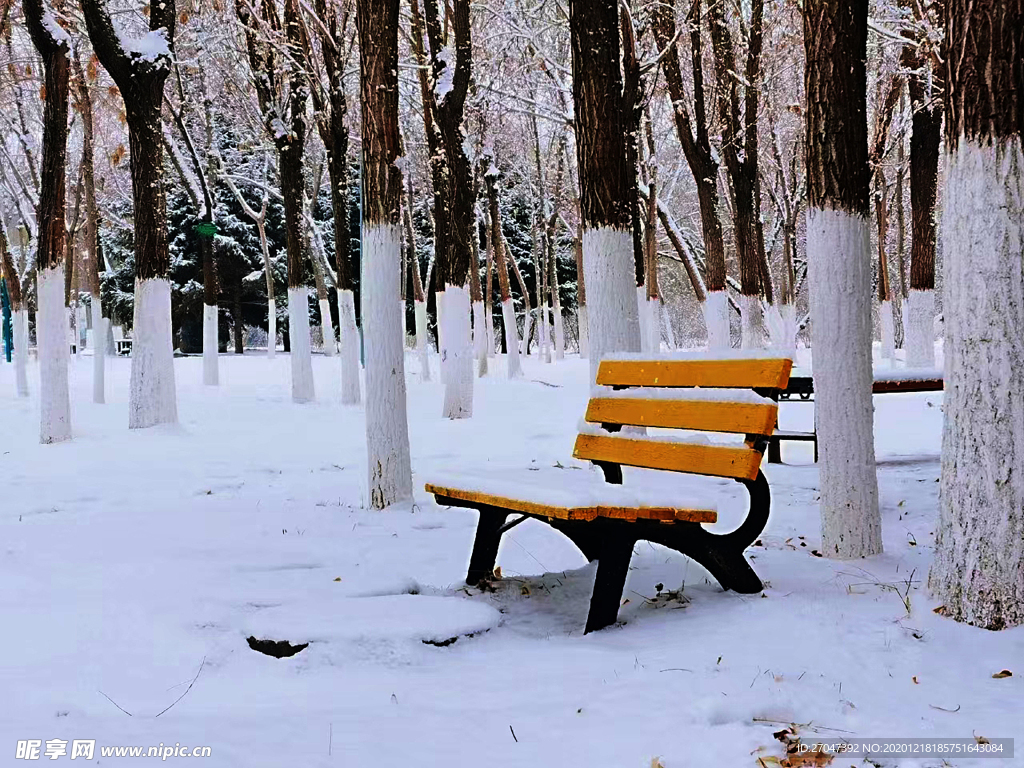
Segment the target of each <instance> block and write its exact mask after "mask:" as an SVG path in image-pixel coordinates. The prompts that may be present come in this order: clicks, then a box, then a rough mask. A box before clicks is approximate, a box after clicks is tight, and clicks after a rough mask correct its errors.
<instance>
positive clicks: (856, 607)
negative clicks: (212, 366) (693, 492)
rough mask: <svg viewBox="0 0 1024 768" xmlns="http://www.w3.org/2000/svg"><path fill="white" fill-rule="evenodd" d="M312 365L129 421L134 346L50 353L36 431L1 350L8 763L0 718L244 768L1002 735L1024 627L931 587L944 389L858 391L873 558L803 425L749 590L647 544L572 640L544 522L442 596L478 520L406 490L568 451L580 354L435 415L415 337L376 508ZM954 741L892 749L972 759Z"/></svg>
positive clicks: (700, 757)
mask: <svg viewBox="0 0 1024 768" xmlns="http://www.w3.org/2000/svg"><path fill="white" fill-rule="evenodd" d="M313 362H314V373H315V377H316V387H315V388H316V393H317V398H318V400H317V402H316V403H313V404H306V405H297V404H295V403H293V402H292V398H291V392H290V378H289V360H288V356H287V355H278V356H277V357H276V358H275V359H273V360H267V359H266V358H265V357H264V356H263V355H261V354H258V353H257V354H251V355H250V354H247V355H245V356H244V357H235V356H233V355H225V356H222V357H221V358H220V374H221V386H220V387H219V388H210V387H204V386H203V385H202V383H201V382H202V360H201V358H199V357H195V358H182V359H177V360H175V366H176V371H175V377H176V382H177V386H178V411H179V415H180V420H181V424H180V426H178V427H174V428H167V427H157V428H153V429H148V430H141V431H131V432H129V430H128V429H127V423H128V408H127V400H128V380H129V361H128V360H125V359H117V360H113V361H110V363H109V367H108V377H107V382H108V398H107V401H108V404H107V405H105V406H97V405H93V404H92V402H91V374H92V361H91V360H90V359H88V358H81V359H77V360H73V361H72V363H71V377H70V378H71V396H72V413H73V425H74V429H73V431H74V439H73V441H71V442H69V443H64V444H59V445H46V446H43V445H39V443H38V430H39V414H38V408H39V403H38V399H37V397H38V389H39V388H38V369H37V368H36V367H35V363H34V362H33V363H31V365H32V367H31V368H30V383H31V384H32V397H31V398H30V399H29V400H27V401H25V400H18V399H17V398H15V396H14V391H15V387H14V366H13V365H6V364H3V365H0V584H2V586H0V625H2V631H0V692H2V695H0V756H2V757H0V765H3V766H6V765H17V764H21V762H22V761H19V760H15V759H14V757H13V756H14V754H15V745H16V742H17V741H18V740H25V739H40V740H42V741H44V742H45V741H46V740H48V739H54V738H59V739H64V740H68V741H70V740H72V739H95V740H96V742H97V752H96V756H95V758H94V759H95V761H96V764H98V765H131V764H140V765H144V764H147V763H152V762H153V760H152V759H150V760H146V759H136V760H132V759H130V758H101V757H100V754H99V746H109V745H146V746H148V745H157V744H159V743H163V744H165V745H166V744H171V745H173V744H175V743H180V744H183V745H189V746H192V745H209V746H210V747H211V748H212V757H210V758H207V759H205V760H202V761H195V762H196V764H200V765H217V766H244V767H245V768H256V767H259V766H268V767H272V768H284V767H286V766H288V767H291V766H296V767H302V768H311V767H313V766H403V767H404V766H474V767H475V766H484V765H486V766H531V767H532V766H558V767H559V768H562V767H563V766H566V767H568V766H573V767H575V766H588V767H589V766H595V767H596V766H609V768H611V767H612V766H614V767H615V768H624V767H625V766H638V767H640V766H643V767H644V768H646V767H647V766H650V765H651V761H652V758H654V757H660V759H661V763H662V764H663V765H664V766H665V768H676V766H729V767H731V766H756V765H757V762H756V759H757V757H759V756H765V755H776V756H778V755H781V754H782V752H781V745H780V744H779V743H778V742H776V741H774V740H773V737H772V733H773V731H777V730H779V729H780V728H782V727H784V726H785V725H787V724H789V723H802V724H807V723H810V724H811V725H810V726H807V727H805V728H803V729H802V730H801V733H802V735H803V736H804V739H805V741H808V740H810V741H813V740H814V739H815V737H835V736H843V735H849V734H856V735H860V736H868V737H917V736H921V737H968V738H969V737H971V736H972V735H976V736H978V737H987V738H996V737H1020V738H1018V749H1020V750H1024V740H1021V739H1022V738H1024V704H1022V702H1024V628H1018V629H1013V630H1007V631H1003V632H1000V633H991V632H986V631H983V630H979V629H974V628H971V627H966V626H960V625H957V624H954V623H953V622H951V621H949V620H946V619H944V618H942V617H940V616H938V615H936V614H935V613H934V612H933V609H935V608H936V607H937V606H936V604H935V602H934V601H932V600H931V599H930V598H929V597H928V595H927V594H926V593H925V592H924V590H923V583H924V579H925V576H926V573H927V569H928V565H929V562H930V560H931V557H932V550H931V545H932V530H933V527H934V523H935V519H936V511H937V500H936V493H937V488H938V483H937V478H938V473H939V445H940V434H941V423H942V415H941V406H942V396H941V393H938V394H899V395H884V396H878V397H876V398H875V430H876V431H875V436H876V444H877V448H876V450H877V454H878V458H879V470H878V477H879V487H880V494H881V507H882V515H883V523H884V529H883V533H884V540H885V548H886V552H885V554H884V555H881V556H879V557H875V558H872V559H870V560H863V561H856V562H836V561H831V560H826V559H822V558H820V557H816V556H815V551H816V550H817V548H818V546H819V513H818V508H817V504H816V500H817V485H818V473H817V469H816V468H815V466H814V465H813V464H812V463H811V461H810V458H811V449H810V447H809V446H808V445H805V444H787V445H785V446H784V447H783V456H784V458H785V459H786V461H787V462H789V465H788V466H768V467H767V468H766V473H767V475H768V478H769V481H770V483H771V487H772V493H773V512H772V517H771V521H770V523H769V525H768V529H767V530H766V531H765V534H764V535H763V536H762V538H761V545H760V546H756V547H753V548H752V549H751V550H749V551H748V555H749V557H750V558H751V560H752V561H753V564H754V567H755V569H756V570H757V571H758V573H759V574H760V576H761V577H762V578H763V579H764V580H765V581H766V582H767V583H768V585H769V586H768V587H767V588H766V590H765V592H764V593H763V594H762V595H753V596H750V595H736V594H732V593H723V592H722V591H721V589H720V588H719V587H718V585H717V584H716V583H714V582H713V581H712V582H709V580H708V578H707V576H706V574H705V573H704V571H703V570H702V569H701V568H700V567H699V566H698V565H696V564H695V563H693V562H690V561H688V560H686V559H684V558H683V557H681V556H679V555H677V554H675V553H674V552H670V551H668V550H665V549H661V548H659V547H656V546H653V545H648V544H640V545H638V547H637V550H636V553H635V556H634V558H633V569H632V570H631V573H630V577H629V581H628V583H627V590H626V595H625V596H626V597H627V598H628V602H627V603H626V605H624V607H623V608H622V609H621V611H620V618H621V619H623V624H622V625H620V626H616V627H612V628H609V629H607V630H604V631H601V632H598V633H595V634H592V635H587V636H583V634H582V628H583V624H584V621H585V618H586V612H587V599H588V596H589V591H590V585H591V582H592V580H593V575H594V566H590V565H587V564H586V563H585V562H584V559H583V557H582V555H580V554H579V553H578V552H577V551H576V550H575V548H574V547H573V546H572V545H571V544H570V543H569V542H568V541H567V540H566V539H564V538H562V537H561V535H560V534H558V533H556V532H555V531H553V530H551V529H550V528H548V527H546V526H545V525H543V524H541V523H538V522H534V521H529V522H527V523H525V524H523V525H521V526H518V527H516V528H515V529H513V530H512V531H510V532H509V533H508V534H507V535H506V536H505V540H504V542H503V545H502V549H501V552H500V554H499V564H500V566H501V570H502V574H503V579H502V580H501V581H500V582H498V584H497V590H496V591H495V592H493V593H491V592H488V593H483V594H481V593H479V592H477V591H476V590H467V589H464V588H463V587H462V586H461V582H462V578H463V577H464V575H465V569H466V565H467V561H468V558H469V551H470V546H471V542H472V536H473V530H474V524H475V518H476V515H475V513H473V512H471V511H466V510H446V509H440V508H438V507H437V506H436V505H435V504H434V503H433V501H432V500H431V499H430V498H429V497H428V496H427V495H426V494H425V493H424V492H423V491H422V487H423V483H424V482H427V481H429V480H430V479H431V473H432V472H434V473H442V472H444V473H450V472H451V471H453V470H457V471H467V472H474V473H479V472H487V473H494V474H496V475H499V476H513V474H515V476H518V477H522V478H524V480H523V481H522V482H524V483H543V482H552V483H556V484H557V483H559V481H560V479H561V478H564V477H565V476H566V475H568V474H572V475H573V476H577V474H578V473H592V470H590V469H589V468H587V467H585V466H584V465H583V464H581V463H579V462H575V461H573V460H572V459H571V458H570V454H571V450H572V444H573V439H574V436H575V434H576V430H577V425H578V421H579V419H580V417H581V415H582V413H583V410H584V405H585V401H586V398H587V395H588V390H589V387H588V376H589V368H588V364H587V362H586V361H580V360H578V359H567V360H566V361H565V362H564V363H559V364H555V365H543V364H541V363H539V362H538V361H537V360H536V359H535V358H534V357H529V358H524V359H523V364H524V367H525V376H524V377H523V378H522V379H520V380H513V381H509V380H507V379H506V378H505V376H504V369H503V365H504V363H503V362H501V361H498V362H497V363H492V366H491V375H490V377H488V378H486V379H483V380H477V382H476V386H477V390H476V394H475V396H474V415H473V418H472V419H469V420H461V421H448V420H444V419H442V418H441V408H442V401H443V389H442V385H441V384H440V383H438V382H437V379H438V376H437V369H436V365H437V361H436V358H435V359H434V361H433V364H434V366H435V371H434V373H435V376H434V379H435V381H434V383H423V382H422V381H421V380H420V378H419V373H418V371H419V365H418V363H417V362H416V361H414V360H413V359H412V358H411V357H410V358H409V359H407V366H406V367H407V370H408V371H410V372H411V373H410V374H409V414H410V422H411V424H410V435H411V443H412V459H413V471H414V481H415V487H416V488H417V489H419V490H417V492H416V498H415V503H414V504H413V505H412V506H411V508H410V507H408V506H407V507H405V508H400V509H391V510H388V511H385V512H373V511H370V510H368V509H366V508H364V507H365V506H366V490H365V483H366V480H365V476H366V472H365V467H364V462H365V437H364V425H363V412H362V408H361V407H344V406H342V405H340V388H341V387H340V367H339V366H340V362H339V360H338V358H323V357H315V358H314V361H313ZM811 414H812V407H811V406H809V405H807V404H805V403H799V402H797V403H792V404H784V405H783V406H782V416H781V418H782V424H783V426H785V427H792V428H794V429H800V428H803V429H808V428H810V424H811V418H812V416H811ZM594 479H595V481H597V480H598V476H597V475H596V474H595V475H594ZM626 482H627V484H629V483H631V482H632V483H639V482H644V483H650V484H651V486H653V487H657V488H661V489H664V490H670V489H671V488H672V486H673V483H677V482H678V478H676V477H674V476H672V475H669V474H667V473H645V472H641V471H636V472H632V473H629V472H627V478H626ZM707 486H708V491H709V492H710V493H712V494H715V496H716V498H717V500H718V507H719V511H720V517H721V523H720V524H719V525H721V526H723V527H724V526H729V525H730V524H731V523H735V521H737V520H738V519H739V517H740V516H741V515H742V514H743V512H744V510H745V501H744V498H743V495H744V492H743V489H742V487H741V486H739V485H736V484H734V483H730V482H728V481H717V480H709V481H708V482H707ZM681 501H685V499H681ZM659 584H660V585H663V586H662V591H661V594H660V595H659V591H658V587H657V585H659ZM676 590H681V591H680V592H678V593H677V592H676ZM253 634H254V635H256V636H258V637H269V638H273V639H279V640H289V641H291V642H293V643H303V642H309V643H310V645H309V647H308V648H306V649H305V650H304V651H302V652H301V653H299V654H298V655H296V656H294V657H292V658H287V659H276V658H271V657H269V656H265V655H262V654H259V653H256V652H254V651H252V650H250V648H249V647H248V645H247V643H246V637H248V636H249V635H253ZM453 637H457V638H458V639H457V640H456V641H455V642H454V643H450V644H448V645H443V646H442V645H436V644H429V643H428V642H424V641H430V642H433V643H442V642H444V641H447V640H449V639H450V638H453ZM1003 669H1010V670H1012V671H1013V673H1014V675H1013V676H1012V677H1005V678H1002V679H994V678H993V674H994V673H997V672H999V671H1000V670H1003ZM197 672H198V677H196V675H197ZM190 684H191V688H190V689H189V685H190ZM186 690H187V693H185V692H186ZM183 693H185V695H184V697H183V698H181V699H180V701H177V703H176V704H175V705H174V706H173V707H172V708H171V709H169V710H167V711H166V712H164V713H163V714H162V715H161V716H160V717H154V716H155V715H157V713H160V712H161V711H162V710H165V708H166V707H167V706H168V705H170V704H172V703H173V702H175V700H177V699H178V698H179V697H181V696H182V694H183ZM122 709H123V710H125V711H121V710H122ZM126 712H128V713H131V715H132V716H131V717H129V716H128V714H126ZM758 750H762V751H760V752H759V751H758ZM60 759H61V760H66V759H69V758H68V757H63V758H60ZM948 760H949V761H948V763H942V762H941V761H940V760H938V759H904V760H902V761H900V762H899V765H900V766H901V768H912V766H937V765H957V766H959V765H969V764H973V762H972V761H968V760H963V759H959V758H955V757H954V758H949V759H948ZM169 762H188V760H185V759H180V758H179V759H177V760H176V759H174V758H171V759H170V760H169ZM854 762H855V761H852V760H849V759H847V760H837V761H836V763H835V765H837V766H843V768H846V766H847V765H848V764H852V763H854ZM974 762H977V764H979V765H998V764H1017V765H1024V756H1022V757H1018V758H1017V759H1016V761H1014V760H1008V761H985V762H980V761H974ZM857 764H858V765H860V764H862V763H857ZM863 764H865V765H866V763H863ZM875 764H876V765H890V764H891V765H896V763H895V762H886V761H885V760H884V759H879V760H878V761H877V762H876V763H875Z"/></svg>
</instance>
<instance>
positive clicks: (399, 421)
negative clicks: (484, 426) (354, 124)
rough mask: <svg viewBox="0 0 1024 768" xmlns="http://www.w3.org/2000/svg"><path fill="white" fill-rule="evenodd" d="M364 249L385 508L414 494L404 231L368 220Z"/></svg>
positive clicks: (369, 420)
mask: <svg viewBox="0 0 1024 768" xmlns="http://www.w3.org/2000/svg"><path fill="white" fill-rule="evenodd" d="M364 119H365V118H364ZM363 247H364V248H365V251H364V253H365V256H364V258H363V259H362V272H363V275H362V302H361V303H362V316H363V341H364V345H365V350H366V355H365V360H366V447H367V469H368V475H369V495H370V503H371V505H372V506H373V507H374V508H376V509H383V508H384V507H387V506H389V505H391V504H394V503H395V502H398V501H402V500H405V499H408V498H410V497H411V496H412V463H411V459H410V453H409V422H408V415H407V405H406V394H405V351H404V347H405V345H404V342H403V339H402V319H401V317H399V312H398V307H397V306H396V304H395V301H394V299H395V297H396V296H398V295H399V284H400V281H401V274H400V273H401V263H402V258H401V249H402V233H401V230H400V229H399V228H398V227H397V226H395V225H390V224H381V225H370V224H368V223H367V222H365V221H364V222H363Z"/></svg>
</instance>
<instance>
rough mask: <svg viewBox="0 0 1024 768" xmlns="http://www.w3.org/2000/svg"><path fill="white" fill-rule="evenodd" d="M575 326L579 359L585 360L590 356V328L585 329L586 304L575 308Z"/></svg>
mask: <svg viewBox="0 0 1024 768" xmlns="http://www.w3.org/2000/svg"><path fill="white" fill-rule="evenodd" d="M576 325H577V326H578V328H579V334H580V357H581V358H584V359H586V358H587V357H588V356H589V354H590V328H588V327H587V305H586V304H580V305H579V306H578V307H577V308H576Z"/></svg>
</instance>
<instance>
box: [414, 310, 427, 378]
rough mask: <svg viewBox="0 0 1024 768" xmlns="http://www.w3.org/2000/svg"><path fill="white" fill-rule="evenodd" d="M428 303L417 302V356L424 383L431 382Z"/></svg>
mask: <svg viewBox="0 0 1024 768" xmlns="http://www.w3.org/2000/svg"><path fill="white" fill-rule="evenodd" d="M429 333H430V331H429V329H428V328H427V302H425V301H417V302H416V354H417V355H418V356H419V358H420V373H421V375H422V376H423V380H424V381H430V345H429V344H428V343H427V336H428V334H429Z"/></svg>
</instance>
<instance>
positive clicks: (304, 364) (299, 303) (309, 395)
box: [288, 286, 316, 403]
mask: <svg viewBox="0 0 1024 768" xmlns="http://www.w3.org/2000/svg"><path fill="white" fill-rule="evenodd" d="M288 339H289V341H290V342H291V359H292V365H291V368H292V401H293V402H296V403H309V402H312V401H313V400H314V399H315V398H316V392H315V390H314V387H313V358H312V345H311V344H310V338H309V288H307V287H306V286H301V287H299V288H289V289H288Z"/></svg>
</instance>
